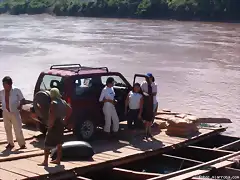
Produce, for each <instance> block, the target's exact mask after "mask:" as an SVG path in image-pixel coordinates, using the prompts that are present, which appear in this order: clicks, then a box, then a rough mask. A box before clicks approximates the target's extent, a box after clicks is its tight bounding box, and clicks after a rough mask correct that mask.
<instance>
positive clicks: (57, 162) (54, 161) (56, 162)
mask: <svg viewBox="0 0 240 180" xmlns="http://www.w3.org/2000/svg"><path fill="white" fill-rule="evenodd" d="M50 163H52V164H60V161H59V160H53V161H51V162H50Z"/></svg>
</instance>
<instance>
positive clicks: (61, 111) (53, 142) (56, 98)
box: [39, 88, 72, 166]
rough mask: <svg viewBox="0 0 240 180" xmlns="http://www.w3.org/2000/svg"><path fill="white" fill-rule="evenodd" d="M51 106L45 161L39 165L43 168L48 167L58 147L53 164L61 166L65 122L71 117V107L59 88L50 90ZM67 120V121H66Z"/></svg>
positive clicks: (45, 143)
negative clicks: (52, 151)
mask: <svg viewBox="0 0 240 180" xmlns="http://www.w3.org/2000/svg"><path fill="white" fill-rule="evenodd" d="M50 96H51V100H52V101H51V105H50V111H49V122H48V123H49V125H48V131H47V134H46V138H45V142H44V145H45V147H44V161H43V163H41V164H39V165H42V166H47V165H48V156H49V154H50V150H51V149H53V148H55V147H57V158H56V159H55V160H53V161H51V163H53V164H60V161H61V157H62V144H63V132H64V123H63V122H64V120H65V121H66V120H67V119H68V118H69V117H70V115H71V110H72V109H71V107H70V106H69V105H68V104H67V103H66V101H64V100H62V99H61V95H60V92H59V90H58V89H57V88H52V89H51V90H50ZM64 118H65V119H64Z"/></svg>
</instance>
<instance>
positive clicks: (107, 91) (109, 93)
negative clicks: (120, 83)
mask: <svg viewBox="0 0 240 180" xmlns="http://www.w3.org/2000/svg"><path fill="white" fill-rule="evenodd" d="M114 97H115V92H114V89H113V87H111V88H109V87H107V86H106V87H105V88H103V90H102V93H101V95H100V98H99V101H100V102H101V101H103V99H104V98H105V99H109V100H114ZM107 103H109V102H107Z"/></svg>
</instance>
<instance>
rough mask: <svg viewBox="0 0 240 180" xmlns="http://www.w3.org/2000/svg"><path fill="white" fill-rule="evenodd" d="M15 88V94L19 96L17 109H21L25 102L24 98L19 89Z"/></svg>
mask: <svg viewBox="0 0 240 180" xmlns="http://www.w3.org/2000/svg"><path fill="white" fill-rule="evenodd" d="M16 90H17V96H18V98H19V101H20V105H19V106H18V110H21V109H22V106H23V105H24V104H25V102H26V101H25V98H24V96H23V94H22V91H21V90H20V89H16Z"/></svg>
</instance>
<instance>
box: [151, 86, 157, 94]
mask: <svg viewBox="0 0 240 180" xmlns="http://www.w3.org/2000/svg"><path fill="white" fill-rule="evenodd" d="M152 95H153V96H156V95H157V84H154V86H153V87H152Z"/></svg>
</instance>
